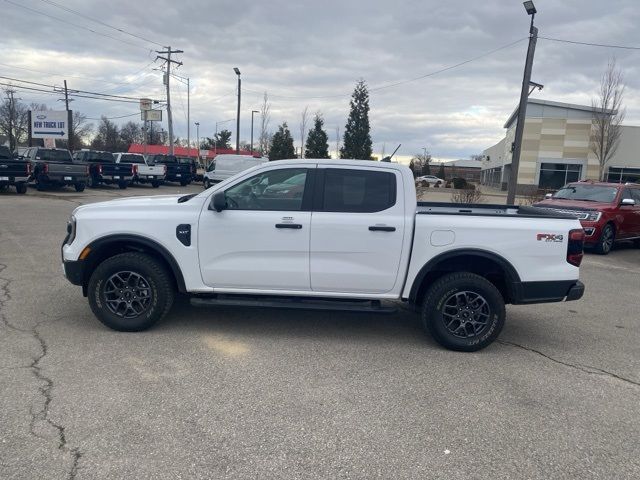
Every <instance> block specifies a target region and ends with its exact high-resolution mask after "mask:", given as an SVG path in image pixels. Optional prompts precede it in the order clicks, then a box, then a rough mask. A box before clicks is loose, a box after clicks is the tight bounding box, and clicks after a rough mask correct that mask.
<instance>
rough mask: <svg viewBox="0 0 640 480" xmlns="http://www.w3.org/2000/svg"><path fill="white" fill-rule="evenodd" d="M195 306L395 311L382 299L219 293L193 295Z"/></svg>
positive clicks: (370, 311) (395, 309)
mask: <svg viewBox="0 0 640 480" xmlns="http://www.w3.org/2000/svg"><path fill="white" fill-rule="evenodd" d="M191 305H193V306H194V307H216V306H236V307H259V308H289V309H297V310H334V311H342V312H366V313H395V312H396V311H397V310H398V309H397V308H396V307H394V306H387V305H382V303H381V302H380V300H341V299H325V298H308V297H299V298H297V297H271V296H257V295H254V296H245V295H217V296H215V297H192V298H191Z"/></svg>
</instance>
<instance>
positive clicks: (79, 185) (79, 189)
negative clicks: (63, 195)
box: [74, 183, 85, 192]
mask: <svg viewBox="0 0 640 480" xmlns="http://www.w3.org/2000/svg"><path fill="white" fill-rule="evenodd" d="M74 187H75V189H76V192H84V187H85V185H84V183H76V184H75V185H74Z"/></svg>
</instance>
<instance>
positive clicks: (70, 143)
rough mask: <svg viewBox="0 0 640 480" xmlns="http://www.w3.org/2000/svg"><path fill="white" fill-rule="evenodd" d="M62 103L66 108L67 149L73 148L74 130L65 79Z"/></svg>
mask: <svg viewBox="0 0 640 480" xmlns="http://www.w3.org/2000/svg"><path fill="white" fill-rule="evenodd" d="M64 104H65V107H66V109H67V126H68V127H69V128H68V131H69V140H67V146H68V147H69V150H71V151H73V149H74V146H75V145H74V140H75V138H74V131H73V113H72V112H71V110H69V90H67V81H66V80H65V81H64Z"/></svg>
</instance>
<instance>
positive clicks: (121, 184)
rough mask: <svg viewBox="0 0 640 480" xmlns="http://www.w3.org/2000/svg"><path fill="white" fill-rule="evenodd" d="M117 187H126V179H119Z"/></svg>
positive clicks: (122, 188)
mask: <svg viewBox="0 0 640 480" xmlns="http://www.w3.org/2000/svg"><path fill="white" fill-rule="evenodd" d="M118 188H119V189H120V190H124V189H125V188H127V182H126V181H122V180H121V181H119V182H118Z"/></svg>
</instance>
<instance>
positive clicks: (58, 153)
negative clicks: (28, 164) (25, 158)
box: [36, 148, 71, 163]
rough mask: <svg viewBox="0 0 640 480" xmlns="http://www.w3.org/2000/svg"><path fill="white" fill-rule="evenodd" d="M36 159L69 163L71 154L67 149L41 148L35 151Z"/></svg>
mask: <svg viewBox="0 0 640 480" xmlns="http://www.w3.org/2000/svg"><path fill="white" fill-rule="evenodd" d="M36 160H45V161H48V162H69V163H71V154H70V153H69V150H51V149H45V148H41V149H39V150H38V152H37V153H36Z"/></svg>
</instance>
